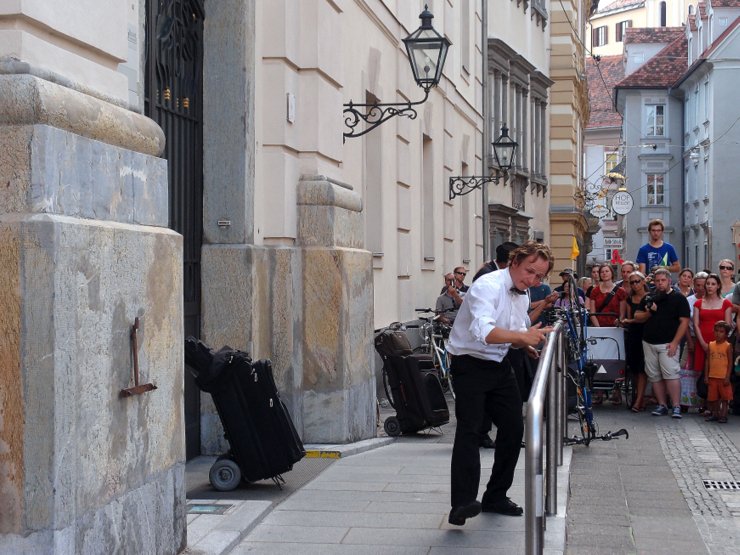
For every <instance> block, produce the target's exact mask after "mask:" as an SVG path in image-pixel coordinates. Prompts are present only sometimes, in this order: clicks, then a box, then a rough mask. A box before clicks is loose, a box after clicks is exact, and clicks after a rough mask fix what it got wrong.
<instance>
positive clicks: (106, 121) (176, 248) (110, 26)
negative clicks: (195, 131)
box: [0, 0, 186, 553]
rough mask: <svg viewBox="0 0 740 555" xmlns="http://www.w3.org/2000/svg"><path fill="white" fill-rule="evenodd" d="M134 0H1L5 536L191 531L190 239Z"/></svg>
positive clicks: (145, 543) (67, 543)
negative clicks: (137, 57) (186, 283)
mask: <svg viewBox="0 0 740 555" xmlns="http://www.w3.org/2000/svg"><path fill="white" fill-rule="evenodd" d="M129 8H130V6H128V5H126V4H125V3H122V2H118V1H115V0H94V1H93V0H80V1H78V2H75V3H39V2H31V1H22V2H0V19H2V20H3V22H4V24H3V26H2V29H0V180H1V181H2V183H3V185H2V187H0V290H1V291H2V293H0V297H1V298H2V306H3V317H2V319H0V552H3V553H100V552H121V553H176V552H178V551H179V550H181V549H182V548H183V547H184V546H185V541H186V531H185V483H184V463H185V437H184V433H183V374H182V369H183V356H182V340H183V329H182V321H183V280H182V239H181V236H180V235H178V234H177V233H175V232H173V231H172V230H170V229H169V228H168V204H169V203H168V188H167V163H166V161H165V160H163V159H161V158H160V157H159V156H160V155H161V154H162V152H163V149H164V144H165V137H164V135H163V133H162V130H161V129H160V128H159V127H158V126H157V125H155V124H154V123H153V122H152V121H151V120H150V119H148V118H146V117H144V116H143V115H141V114H140V113H139V111H138V109H137V108H138V107H137V106H132V105H130V104H129V101H130V100H129V99H130V91H129V89H128V85H129V81H128V79H127V77H126V75H125V74H124V73H122V72H121V71H119V66H120V64H121V63H122V62H123V61H124V60H126V59H127V57H128V56H129V47H128V45H129V40H128V39H129V36H128V25H127V23H128V21H129V16H130V15H131V14H130V13H129ZM137 323H138V328H134V326H135V325H136V324H137ZM134 330H135V331H134ZM134 338H135V339H136V340H135V341H134ZM137 371H138V375H137ZM137 381H138V382H139V383H140V385H144V384H151V385H154V386H156V389H153V390H152V389H151V388H148V389H149V390H147V391H145V392H142V393H141V394H136V393H137V392H138V391H140V389H139V390H136V391H134V394H133V395H126V393H125V391H124V390H131V388H132V386H134V385H135V384H136V383H137ZM145 389H146V388H145Z"/></svg>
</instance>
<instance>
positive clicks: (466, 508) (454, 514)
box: [447, 501, 481, 526]
mask: <svg viewBox="0 0 740 555" xmlns="http://www.w3.org/2000/svg"><path fill="white" fill-rule="evenodd" d="M480 510H481V504H480V503H479V502H478V501H471V502H470V503H465V504H464V505H458V506H457V507H452V510H451V511H450V516H449V518H448V519H447V522H449V523H450V524H454V525H455V526H462V525H463V524H465V520H466V519H468V518H473V517H474V516H478V515H479V514H480Z"/></svg>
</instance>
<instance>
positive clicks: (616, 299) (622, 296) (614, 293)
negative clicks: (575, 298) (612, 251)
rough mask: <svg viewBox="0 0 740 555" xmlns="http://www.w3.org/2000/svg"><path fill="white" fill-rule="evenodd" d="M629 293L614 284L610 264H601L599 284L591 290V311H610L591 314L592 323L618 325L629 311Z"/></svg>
mask: <svg viewBox="0 0 740 555" xmlns="http://www.w3.org/2000/svg"><path fill="white" fill-rule="evenodd" d="M626 299H627V293H625V291H624V289H623V288H621V287H620V286H619V285H614V270H612V267H611V266H610V265H609V264H602V265H601V266H599V284H598V285H595V286H594V288H593V289H592V290H591V312H597V313H608V314H600V315H599V316H591V325H593V326H599V327H609V326H616V325H617V320H618V319H619V320H621V319H622V318H624V315H625V313H626V311H627V303H626V302H625V301H626Z"/></svg>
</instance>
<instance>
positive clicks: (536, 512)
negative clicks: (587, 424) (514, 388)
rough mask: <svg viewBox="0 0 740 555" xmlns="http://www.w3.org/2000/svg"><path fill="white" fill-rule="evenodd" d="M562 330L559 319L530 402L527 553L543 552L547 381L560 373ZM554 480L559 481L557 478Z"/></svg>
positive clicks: (545, 351)
mask: <svg viewBox="0 0 740 555" xmlns="http://www.w3.org/2000/svg"><path fill="white" fill-rule="evenodd" d="M562 329H563V323H562V322H557V323H556V324H555V326H554V327H553V331H552V332H551V333H550V335H549V336H548V338H547V342H546V343H545V349H544V351H543V353H542V355H541V356H540V363H539V365H538V366H537V373H536V374H535V377H534V382H533V383H532V390H531V392H530V394H529V400H528V401H527V420H526V427H525V438H526V439H525V442H526V448H525V453H524V462H525V464H524V490H525V491H524V495H525V503H524V527H525V528H524V529H525V552H526V553H527V554H537V553H542V551H543V549H544V544H545V511H544V508H545V507H544V504H545V503H544V502H545V496H544V493H545V492H544V489H543V487H544V484H543V475H542V438H543V433H542V425H543V412H544V410H543V409H544V400H545V388H546V387H547V382H548V380H549V379H551V377H552V376H556V375H557V374H556V373H555V372H553V371H552V368H553V366H554V362H555V350H556V349H555V347H556V345H557V338H558V336H559V335H560V334H561V333H562ZM555 414H560V411H555ZM553 482H556V479H555V480H553Z"/></svg>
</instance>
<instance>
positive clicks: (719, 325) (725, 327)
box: [714, 320, 732, 333]
mask: <svg viewBox="0 0 740 555" xmlns="http://www.w3.org/2000/svg"><path fill="white" fill-rule="evenodd" d="M720 328H722V329H723V330H725V331H726V332H727V333H730V330H731V329H732V326H731V325H730V324H728V323H727V322H725V321H724V320H717V321H716V322H715V323H714V329H715V330H718V329H720Z"/></svg>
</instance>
